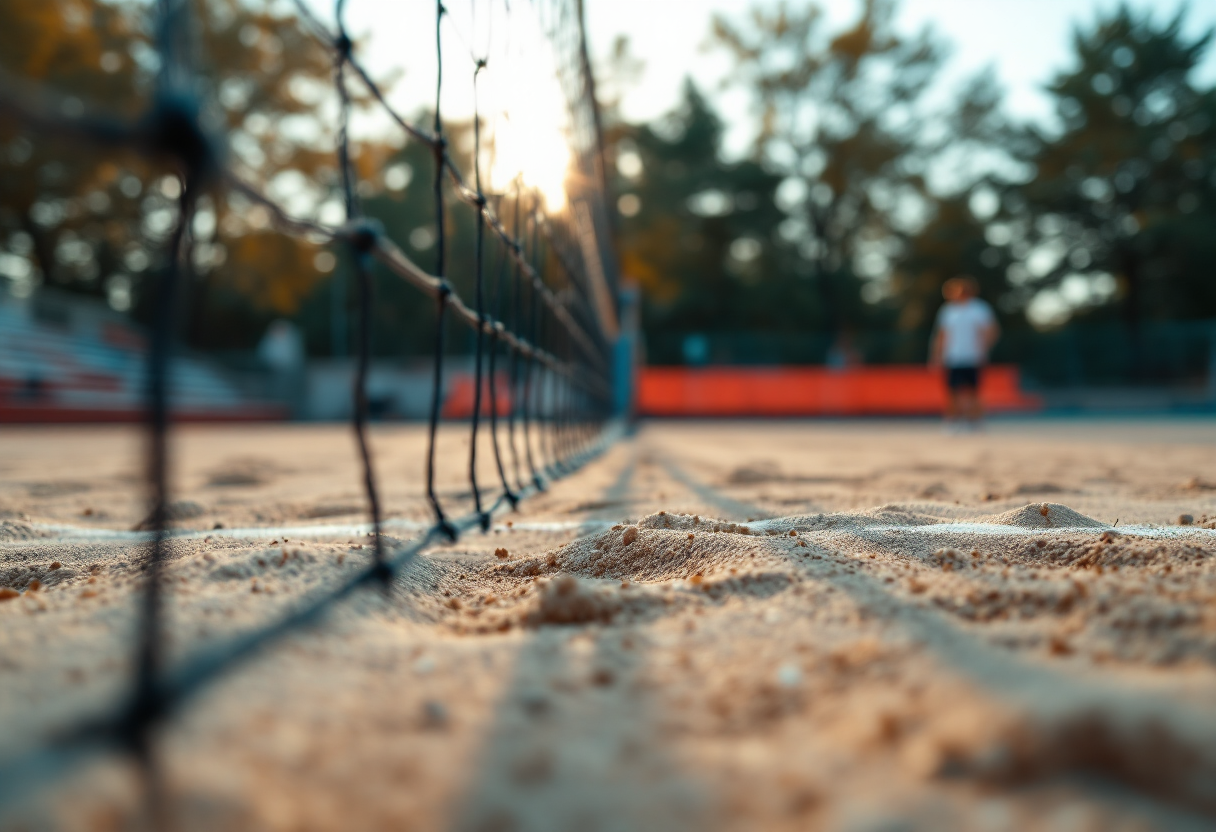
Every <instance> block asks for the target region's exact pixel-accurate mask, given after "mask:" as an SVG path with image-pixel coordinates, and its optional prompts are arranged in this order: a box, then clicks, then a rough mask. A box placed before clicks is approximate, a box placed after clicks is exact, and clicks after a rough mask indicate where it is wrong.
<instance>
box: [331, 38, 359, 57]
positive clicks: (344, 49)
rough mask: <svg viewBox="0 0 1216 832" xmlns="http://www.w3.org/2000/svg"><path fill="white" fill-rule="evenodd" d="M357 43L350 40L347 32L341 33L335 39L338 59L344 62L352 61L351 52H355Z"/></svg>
mask: <svg viewBox="0 0 1216 832" xmlns="http://www.w3.org/2000/svg"><path fill="white" fill-rule="evenodd" d="M354 48H355V42H354V41H352V40H351V39H350V35H348V34H346V32H339V33H338V36H337V37H336V38H334V51H336V52H337V53H338V57H339V58H341V59H342V60H344V61H347V60H350V55H351V52H353V51H354Z"/></svg>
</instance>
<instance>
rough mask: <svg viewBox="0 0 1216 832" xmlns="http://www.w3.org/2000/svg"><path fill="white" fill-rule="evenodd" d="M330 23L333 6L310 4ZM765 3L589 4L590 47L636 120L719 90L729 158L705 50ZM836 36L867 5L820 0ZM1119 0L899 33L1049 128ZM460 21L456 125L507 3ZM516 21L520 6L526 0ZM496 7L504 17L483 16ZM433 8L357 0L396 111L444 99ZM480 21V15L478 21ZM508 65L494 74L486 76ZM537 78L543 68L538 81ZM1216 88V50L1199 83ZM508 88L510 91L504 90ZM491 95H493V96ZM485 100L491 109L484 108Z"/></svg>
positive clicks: (736, 96) (959, 0)
mask: <svg viewBox="0 0 1216 832" xmlns="http://www.w3.org/2000/svg"><path fill="white" fill-rule="evenodd" d="M310 2H311V3H313V4H314V5H315V7H316V8H317V9H318V13H319V14H320V15H321V16H322V17H326V18H327V17H328V13H329V9H330V4H329V2H327V1H326V2H323V1H322V0H310ZM754 2H755V0H585V3H586V9H587V19H588V20H587V22H588V30H589V34H590V41H591V49H592V53H593V55H594V56H596V57H597V58H599V59H602V58H603V57H604V56H606V55H607V54H608V53H609V52H610V50H611V48H612V44H613V42H614V40H615V39H616V38H617V36H618V35H625V36H627V37H628V38H629V40H630V43H631V47H632V49H631V51H632V53H633V54H634V55H635V56H636V57H637V58H639V59H641V61H642V62H643V70H642V75H641V78H640V79H639V81H638V83H636V84H635V85H633V86H632V87H631V88H629V89H628V90H627V91H626V93H625V96H624V99H623V102H622V109H623V112H624V114H625V116H626V117H627V118H629V119H630V120H637V121H641V120H648V119H653V118H656V117H658V116H661V115H662V114H663V113H665V112H667V111H669V110H670V109H671V108H672V107H674V106H675V105H676V103H677V102H678V100H679V96H680V90H681V86H682V84H683V81H684V78H685V77H686V76H688V75H691V76H693V77H694V78H696V79H697V80H698V82H699V83H700V84H701V86H702V88H703V89H705V90H706V91H707V92H710V93H711V94H712V95H713V97H714V99H715V101H716V103H717V106H718V107H719V109H720V111H721V112H722V114H723V116H724V117H725V119H726V122H727V124H728V125H729V132H728V135H727V148H728V153H730V154H731V155H734V154H737V153H741V152H743V151H745V150H746V148H747V145H748V142H749V140H750V138H751V133H752V122H751V119H750V118H749V115H750V111H749V109H748V105H747V100H746V98H745V96H744V94H743V93H741V92H738V91H735V92H731V91H729V90H727V91H723V90H721V89H720V86H721V82H722V80H723V79H724V78H726V77H728V75H729V73H730V62H729V59H728V57H727V56H726V55H724V54H722V53H720V52H714V51H712V50H707V49H706V48H705V45H706V40H707V35H708V32H709V27H710V21H711V19H712V16H713V15H714V14H715V13H718V14H724V15H728V16H733V17H739V16H741V15H743V14H745V13H746V12H747V10H748V9H749V8H750V7H751V5H752V4H753V3H754ZM821 2H822V5H823V6H824V7H825V8H826V9H827V13H828V19H829V21H831V23H832V24H834V25H833V28H835V26H837V25H845V24H847V23H848V22H849V20H850V19H851V18H852V17H853V16H855V15H856V12H857V9H858V7H859V5H860V0H821ZM1184 2H1185V0H1130V5H1132V6H1133V7H1134V8H1137V9H1153V13H1154V14H1155V15H1157V16H1158V18H1165V17H1166V16H1169V15H1172V14H1174V13H1175V12H1176V11H1177V10H1178V9H1179V8H1180V7H1181V6H1182V5H1183V4H1184ZM1116 4H1117V0H903V2H902V3H901V4H900V6H899V14H898V21H899V23H898V25H899V26H900V27H901V28H902V29H904V30H905V31H909V32H911V31H916V30H918V29H919V28H921V27H923V26H925V25H931V26H932V27H933V28H934V29H935V30H936V31H937V32H938V33H939V35H941V36H942V38H943V39H944V40H945V41H946V42H947V43H948V44H949V46H950V48H951V56H950V58H949V60H948V61H947V64H946V68H945V70H944V72H943V75H942V79H941V82H942V87H941V89H942V90H943V94H945V91H947V90H949V89H951V88H952V87H953V86H954V85H956V84H958V83H959V82H961V80H962V79H963V78H965V77H967V76H968V75H970V74H972V73H974V72H976V71H979V70H981V69H982V68H984V67H985V66H992V67H993V68H994V69H995V71H996V74H997V77H998V79H999V80H1000V81H1001V83H1002V85H1003V86H1004V88H1005V90H1006V94H1007V97H1006V105H1007V107H1008V110H1009V112H1011V113H1012V114H1013V115H1015V116H1018V117H1021V118H1029V119H1038V120H1049V119H1050V118H1051V105H1050V102H1049V100H1048V98H1047V96H1046V95H1045V94H1044V93H1043V92H1042V86H1043V85H1044V84H1045V83H1046V82H1047V81H1048V80H1049V79H1050V78H1051V76H1052V75H1053V73H1055V72H1056V71H1058V70H1060V69H1062V68H1064V67H1066V66H1067V65H1068V62H1069V58H1070V41H1071V35H1072V30H1073V27H1074V26H1075V25H1076V24H1077V23H1084V22H1087V21H1092V20H1093V19H1094V17H1095V16H1096V14H1097V13H1098V11H1099V10H1109V9H1111V8H1113V7H1115V6H1116ZM447 5H448V7H449V9H450V10H451V14H450V16H449V19H448V21H447V25H446V29H445V37H444V41H443V44H444V51H445V55H446V56H447V59H445V61H444V65H445V77H444V89H445V92H444V99H443V101H444V108H445V110H446V111H448V112H449V113H450V114H451V115H453V116H454V117H460V116H464V117H467V116H468V114H470V113H471V112H472V81H471V79H472V66H473V64H472V60H471V54H472V53H476V52H479V51H483V50H484V46H483V44H484V43H486V42H488V40H489V39H490V35H493V37H495V38H498V39H499V40H501V39H502V35H503V33H504V32H505V31H507V30H506V27H505V26H504V24H503V23H502V19H501V15H502V12H501V10H502V9H503V8H504V7H505V6H504V2H503V0H448V3H447ZM511 5H512V10H513V13H516V12H517V11H518V10H519V9H520V7H521V5H525V6H526V5H527V3H520V2H519V0H515V2H513V3H512V4H511ZM1189 6H1190V13H1189V15H1188V16H1187V32H1188V34H1191V35H1195V34H1198V33H1200V32H1202V31H1204V30H1205V29H1206V28H1209V27H1212V26H1216V0H1191V2H1190V4H1189ZM491 7H493V8H495V9H498V10H499V11H498V12H496V14H497V15H498V17H497V18H495V19H493V20H492V19H491V18H490V17H488V16H487V14H486V12H485V11H484V10H485V9H487V8H491ZM434 8H435V4H434V0H349V2H348V3H347V18H348V21H347V25H348V29H349V30H350V31H351V32H352V34H354V35H355V36H356V38H358V39H359V40H360V41H361V46H360V52H361V53H362V56H363V58H364V60H365V62H366V63H367V65H368V66H369V68H370V69H371V70H372V71H373V73H374V74H375V75H377V76H380V77H383V76H386V75H388V74H391V73H393V72H394V71H398V72H401V74H400V75H399V77H398V80H397V81H396V82H395V83H394V85H393V92H392V99H393V101H394V102H395V103H396V104H398V105H399V106H401V107H402V108H403V109H406V110H413V109H416V108H417V107H419V106H421V105H423V104H425V103H427V102H430V101H431V100H433V96H434V84H435V70H434V54H435V43H434V28H433V27H434ZM470 9H473V10H474V11H475V14H473V13H471V12H470ZM495 70H499V71H500V72H501V71H502V67H501V66H498V65H491V66H490V67H489V68H488V72H487V74H493V73H494V72H495ZM534 71H535V68H533V72H534ZM1200 75H1201V77H1202V79H1203V80H1205V81H1208V82H1216V49H1213V50H1212V51H1211V52H1210V53H1209V55H1208V56H1207V60H1206V62H1205V64H1204V66H1203V68H1202V70H1201V73H1200ZM505 86H509V84H507V85H504V87H505ZM483 89H484V87H483ZM484 95H485V94H484V92H483V109H484V103H485V98H484Z"/></svg>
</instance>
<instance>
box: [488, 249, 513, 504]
mask: <svg viewBox="0 0 1216 832" xmlns="http://www.w3.org/2000/svg"><path fill="white" fill-rule="evenodd" d="M499 247H500V249H501V251H502V259H501V261H500V262H499V265H498V273H497V276H496V277H495V279H494V296H493V300H492V301H491V303H492V304H493V312H492V314H493V317H494V319H495V320H496V321H501V320H502V292H503V282H504V281H505V280H506V278H507V264H508V261H509V260H510V257H511V253H510V251H508V250H507V247H506V244H505V243H503V242H502V241H501V240H500V241H499ZM498 341H499V339H498V329H497V328H495V329H493V330H492V331H491V333H490V362H489V367H488V368H487V371H488V372H489V375H490V436H491V438H492V443H493V446H494V464H495V466H496V467H497V468H498V478H499V480H500V481H501V482H502V492H503V496H504V497H506V499H507V501H508V502H510V503H511V507H512V508H514V507H515V506H516V505H517V504H518V503H519V498H518V497H517V495H516V494H515V492H514V491H513V490H512V489H511V484H510V482H508V481H507V469H506V467H505V466H504V465H503V461H502V446H501V444H500V442H499V430H498V401H499V399H498V369H497V360H498Z"/></svg>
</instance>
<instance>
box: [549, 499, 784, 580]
mask: <svg viewBox="0 0 1216 832" xmlns="http://www.w3.org/2000/svg"><path fill="white" fill-rule="evenodd" d="M763 551H764V549H763V546H762V544H761V543H760V541H759V540H756V539H755V538H754V536H753V532H752V529H751V528H750V527H749V526H746V525H739V524H737V523H728V522H724V521H721V520H714V519H710V518H705V519H702V518H701V517H698V516H695V515H693V516H689V515H678V514H677V515H671V514H666V513H660V514H652V515H650V516H648V517H645V518H643V519H642V520H641V521H639V522H638V524H637V525H630V526H613V527H612V529H610V530H609V531H607V532H604V533H603V534H599V535H594V536H592V537H586V538H583V539H581V540H576V541H574V542H572V543H569V544H567V545H566V546H563V547H562V548H561V549H559V550H557V551H556V552H554V553H553V554H554V555H555V562H556V565H558V566H560V568H561V570H562V571H564V572H569V573H571V574H575V575H583V576H590V577H595V578H603V577H609V578H620V579H627V580H630V581H666V580H673V579H676V578H689V577H692V576H694V575H696V574H698V573H704V572H705V571H706V570H708V569H712V568H714V567H716V566H722V565H726V564H727V563H738V562H739V561H740V560H741V559H744V558H749V557H755V556H756V555H757V554H758V553H760V552H763Z"/></svg>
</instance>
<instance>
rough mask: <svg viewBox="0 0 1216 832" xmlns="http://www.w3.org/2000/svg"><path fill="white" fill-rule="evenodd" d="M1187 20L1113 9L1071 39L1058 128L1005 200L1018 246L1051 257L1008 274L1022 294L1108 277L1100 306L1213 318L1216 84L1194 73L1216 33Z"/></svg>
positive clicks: (1042, 141)
mask: <svg viewBox="0 0 1216 832" xmlns="http://www.w3.org/2000/svg"><path fill="white" fill-rule="evenodd" d="M1182 23H1183V12H1182V11H1180V12H1179V13H1178V15H1177V16H1176V17H1174V18H1173V19H1171V20H1169V21H1167V22H1164V23H1161V24H1158V23H1154V21H1153V20H1152V18H1151V17H1150V16H1149V15H1148V14H1147V13H1143V14H1138V13H1135V12H1133V11H1131V10H1130V9H1129V8H1127V7H1126V6H1120V7H1119V8H1117V9H1116V10H1114V11H1113V12H1112V13H1111V14H1109V15H1107V16H1105V17H1102V18H1100V19H1099V20H1098V21H1097V23H1096V25H1094V26H1093V27H1092V28H1090V29H1080V30H1078V31H1077V32H1076V33H1075V36H1074V51H1075V55H1076V60H1077V66H1076V67H1075V68H1074V69H1071V70H1069V71H1067V72H1062V73H1060V74H1059V75H1057V76H1056V78H1055V80H1054V81H1053V82H1052V83H1051V85H1050V87H1049V90H1050V92H1051V94H1052V95H1053V96H1054V97H1055V99H1056V105H1057V110H1058V114H1059V119H1060V122H1061V124H1062V129H1061V130H1060V131H1059V132H1058V133H1056V132H1051V131H1046V130H1036V131H1034V133H1033V138H1034V142H1033V145H1032V146H1031V148H1030V152H1029V153H1028V154H1027V156H1026V159H1027V161H1028V162H1030V163H1031V164H1032V165H1033V166H1034V171H1035V174H1034V177H1033V179H1032V180H1031V181H1030V182H1029V183H1028V184H1026V185H1025V186H1024V187H1019V188H1016V189H1012V191H1011V194H1010V197H1011V198H1010V200H1009V203H1010V209H1011V210H1010V213H1011V214H1012V222H1011V228H1012V229H1013V230H1014V231H1015V232H1016V233H1015V234H1014V235H1013V236H1014V238H1015V239H1014V243H1015V244H1018V243H1021V245H1022V246H1023V247H1026V246H1030V247H1033V248H1034V249H1035V250H1037V251H1040V252H1046V253H1045V254H1042V255H1041V256H1039V257H1038V259H1037V260H1036V258H1035V257H1033V256H1032V257H1027V258H1026V260H1027V262H1026V265H1025V266H1021V267H1019V268H1018V269H1015V271H1014V272H1013V273H1012V275H1011V277H1012V278H1013V280H1014V283H1015V285H1016V286H1017V287H1018V288H1019V289H1020V291H1021V293H1022V295H1023V297H1026V298H1029V296H1031V295H1033V293H1035V292H1037V291H1040V290H1042V289H1043V288H1048V287H1056V286H1061V284H1062V282H1063V281H1065V280H1070V279H1071V281H1072V285H1073V286H1074V287H1078V286H1080V285H1081V284H1080V283H1079V282H1078V281H1079V280H1081V279H1092V278H1093V277H1094V276H1095V275H1103V274H1105V275H1113V276H1114V278H1115V281H1116V282H1115V286H1114V288H1115V289H1116V294H1115V296H1114V297H1113V298H1102V297H1099V298H1095V300H1096V301H1103V300H1111V301H1113V303H1114V304H1115V305H1116V306H1117V307H1118V308H1119V311H1120V312H1121V313H1122V315H1123V316H1124V318H1125V319H1126V320H1127V321H1128V322H1129V323H1132V324H1133V325H1137V324H1138V323H1139V322H1140V321H1141V320H1145V319H1154V320H1178V319H1188V318H1200V317H1212V316H1214V315H1216V282H1213V281H1212V279H1211V276H1210V264H1211V263H1212V262H1213V261H1214V259H1216V240H1214V239H1213V236H1212V234H1211V233H1210V229H1211V228H1212V227H1213V225H1214V223H1216V92H1214V91H1213V90H1212V89H1210V88H1209V89H1201V88H1199V87H1198V86H1196V84H1195V81H1194V78H1193V75H1194V70H1195V68H1196V67H1197V66H1198V64H1199V61H1200V59H1201V58H1202V56H1203V54H1204V52H1205V51H1206V50H1207V48H1208V47H1209V45H1210V43H1211V40H1212V32H1210V31H1209V32H1208V33H1207V34H1205V35H1203V36H1201V37H1198V38H1196V39H1195V40H1188V39H1187V38H1185V37H1184V36H1183V34H1182ZM1078 294H1079V292H1078Z"/></svg>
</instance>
